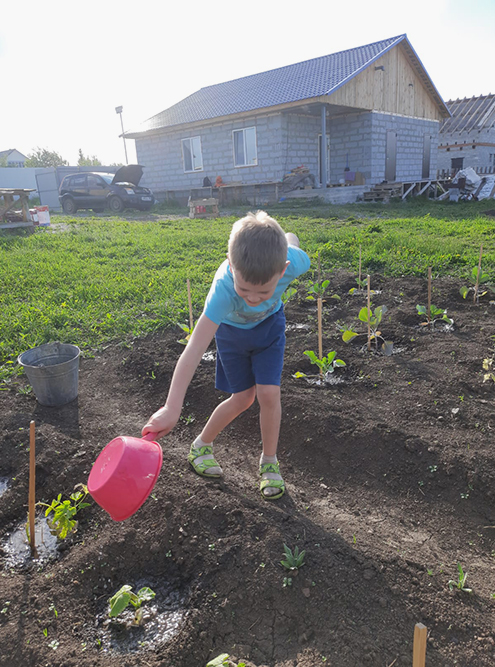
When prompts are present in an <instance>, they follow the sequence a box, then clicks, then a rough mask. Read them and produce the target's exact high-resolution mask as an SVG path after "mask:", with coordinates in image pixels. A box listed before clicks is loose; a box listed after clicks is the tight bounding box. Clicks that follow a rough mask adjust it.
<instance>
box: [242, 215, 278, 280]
mask: <svg viewBox="0 0 495 667" xmlns="http://www.w3.org/2000/svg"><path fill="white" fill-rule="evenodd" d="M229 261H230V265H231V267H232V268H234V269H235V270H236V271H239V273H240V274H241V276H242V277H243V278H244V280H246V281H247V282H248V283H251V284H253V285H262V284H264V283H267V282H269V281H270V280H271V279H272V278H273V277H274V276H275V275H276V274H277V273H282V271H283V270H284V268H285V265H286V262H287V238H286V236H285V232H284V230H283V229H282V227H281V226H280V225H279V224H278V222H277V221H276V220H274V219H273V218H271V217H270V216H269V215H268V213H266V212H265V211H257V212H256V213H248V214H247V215H246V216H244V218H241V219H240V220H238V221H237V222H235V223H234V226H233V227H232V231H231V233H230V238H229Z"/></svg>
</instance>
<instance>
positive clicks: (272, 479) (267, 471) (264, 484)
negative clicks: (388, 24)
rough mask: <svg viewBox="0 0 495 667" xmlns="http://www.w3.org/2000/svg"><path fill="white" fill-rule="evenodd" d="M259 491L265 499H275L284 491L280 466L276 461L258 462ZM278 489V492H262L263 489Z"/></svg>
mask: <svg viewBox="0 0 495 667" xmlns="http://www.w3.org/2000/svg"><path fill="white" fill-rule="evenodd" d="M260 477H261V482H260V491H261V495H262V496H263V498H264V499H265V500H277V499H278V498H281V497H282V496H283V495H284V493H285V482H284V480H283V479H282V476H281V474H280V466H279V464H278V463H262V464H260ZM267 488H269V489H279V491H278V493H274V494H273V495H267V494H266V493H263V490H264V489H267Z"/></svg>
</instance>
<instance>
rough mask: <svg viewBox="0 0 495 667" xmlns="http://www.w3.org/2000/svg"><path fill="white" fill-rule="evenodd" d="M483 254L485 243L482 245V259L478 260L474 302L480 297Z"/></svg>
mask: <svg viewBox="0 0 495 667" xmlns="http://www.w3.org/2000/svg"><path fill="white" fill-rule="evenodd" d="M482 256H483V244H481V246H480V259H479V262H478V273H477V274H476V285H475V286H474V297H473V303H476V299H477V298H478V291H479V287H480V273H481V258H482Z"/></svg>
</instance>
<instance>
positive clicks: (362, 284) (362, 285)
mask: <svg viewBox="0 0 495 667" xmlns="http://www.w3.org/2000/svg"><path fill="white" fill-rule="evenodd" d="M356 283H357V287H351V289H350V290H349V294H354V292H357V291H362V290H365V289H366V286H367V284H368V279H367V278H359V277H358V278H356Z"/></svg>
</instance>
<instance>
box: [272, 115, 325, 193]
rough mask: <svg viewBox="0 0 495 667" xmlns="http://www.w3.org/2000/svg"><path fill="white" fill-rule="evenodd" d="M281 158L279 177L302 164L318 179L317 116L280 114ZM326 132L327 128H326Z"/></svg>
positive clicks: (319, 127) (319, 122)
mask: <svg viewBox="0 0 495 667" xmlns="http://www.w3.org/2000/svg"><path fill="white" fill-rule="evenodd" d="M282 119H283V123H282V135H281V141H282V146H283V149H282V160H281V162H280V171H279V179H282V178H283V177H284V176H285V174H287V173H289V172H290V171H291V170H292V169H294V168H295V167H300V166H302V165H304V166H305V167H307V168H308V169H309V171H310V173H311V174H313V176H314V177H315V179H316V181H317V182H318V181H319V166H318V142H319V135H320V134H321V120H320V117H319V116H307V115H306V116H305V115H302V114H288V115H286V116H282ZM327 134H328V128H327Z"/></svg>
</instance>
